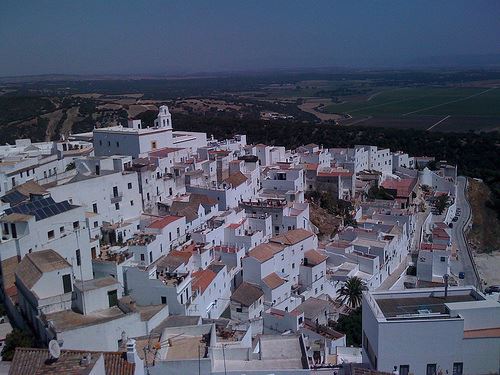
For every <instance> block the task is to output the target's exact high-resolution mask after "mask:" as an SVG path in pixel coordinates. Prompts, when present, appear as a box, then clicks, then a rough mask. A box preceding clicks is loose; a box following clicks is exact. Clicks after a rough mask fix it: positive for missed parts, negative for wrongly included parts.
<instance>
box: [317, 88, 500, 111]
mask: <svg viewBox="0 0 500 375" xmlns="http://www.w3.org/2000/svg"><path fill="white" fill-rule="evenodd" d="M499 103H500V88H494V89H486V88H473V87H467V88H434V87H430V88H429V87H426V88H400V89H393V90H387V91H383V92H381V93H379V94H377V95H375V96H372V98H371V100H367V99H365V100H362V101H353V102H345V103H341V104H332V105H329V106H328V107H326V108H325V109H324V111H325V112H329V113H344V114H346V113H347V114H350V115H351V116H413V115H417V116H426V115H429V116H447V115H452V116H500V105H499Z"/></svg>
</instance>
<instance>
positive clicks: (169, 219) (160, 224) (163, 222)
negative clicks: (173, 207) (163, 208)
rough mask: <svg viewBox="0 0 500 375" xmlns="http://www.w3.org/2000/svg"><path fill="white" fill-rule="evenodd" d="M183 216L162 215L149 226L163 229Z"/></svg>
mask: <svg viewBox="0 0 500 375" xmlns="http://www.w3.org/2000/svg"><path fill="white" fill-rule="evenodd" d="M181 218H182V216H174V215H170V216H165V217H162V218H161V219H158V220H155V221H153V222H152V223H151V224H149V225H148V228H151V229H162V228H165V227H166V226H167V225H168V224H171V223H173V222H174V221H177V220H180V219H181Z"/></svg>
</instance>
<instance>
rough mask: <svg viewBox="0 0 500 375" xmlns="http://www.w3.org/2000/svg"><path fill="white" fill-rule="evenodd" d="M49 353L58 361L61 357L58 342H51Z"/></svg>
mask: <svg viewBox="0 0 500 375" xmlns="http://www.w3.org/2000/svg"><path fill="white" fill-rule="evenodd" d="M49 353H50V355H51V356H52V358H54V359H57V358H59V356H60V355H61V348H60V347H59V343H58V342H57V340H50V341H49Z"/></svg>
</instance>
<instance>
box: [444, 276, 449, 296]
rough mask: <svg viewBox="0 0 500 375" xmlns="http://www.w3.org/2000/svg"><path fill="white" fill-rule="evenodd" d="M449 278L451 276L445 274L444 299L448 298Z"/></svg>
mask: <svg viewBox="0 0 500 375" xmlns="http://www.w3.org/2000/svg"><path fill="white" fill-rule="evenodd" d="M448 278H449V275H448V274H447V273H445V274H444V276H443V279H444V299H446V298H447V297H448Z"/></svg>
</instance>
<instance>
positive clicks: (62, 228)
mask: <svg viewBox="0 0 500 375" xmlns="http://www.w3.org/2000/svg"><path fill="white" fill-rule="evenodd" d="M59 233H64V225H63V226H61V227H59Z"/></svg>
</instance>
